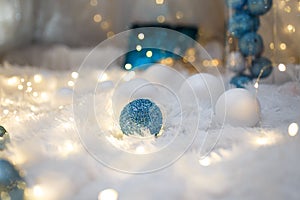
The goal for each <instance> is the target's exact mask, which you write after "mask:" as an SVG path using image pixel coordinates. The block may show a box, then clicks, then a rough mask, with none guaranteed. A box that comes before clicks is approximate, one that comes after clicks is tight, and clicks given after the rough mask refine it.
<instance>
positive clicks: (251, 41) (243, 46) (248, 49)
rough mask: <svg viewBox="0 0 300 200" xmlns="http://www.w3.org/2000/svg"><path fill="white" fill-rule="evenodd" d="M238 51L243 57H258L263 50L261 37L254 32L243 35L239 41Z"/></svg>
mask: <svg viewBox="0 0 300 200" xmlns="http://www.w3.org/2000/svg"><path fill="white" fill-rule="evenodd" d="M239 49H240V51H241V53H242V54H243V55H244V56H258V55H260V54H261V53H262V52H263V49H264V44H263V40H262V37H261V36H260V35H259V34H257V33H255V32H250V33H247V34H245V35H244V36H243V37H242V38H241V39H240V41H239Z"/></svg>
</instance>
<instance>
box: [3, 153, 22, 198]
mask: <svg viewBox="0 0 300 200" xmlns="http://www.w3.org/2000/svg"><path fill="white" fill-rule="evenodd" d="M25 187H26V184H25V182H24V179H23V178H22V177H21V175H20V173H19V172H18V170H17V169H16V168H15V167H14V166H13V165H12V164H11V163H10V162H8V161H7V160H4V159H0V193H1V199H2V197H3V199H6V198H7V199H16V200H23V199H24V190H25Z"/></svg>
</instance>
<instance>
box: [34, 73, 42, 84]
mask: <svg viewBox="0 0 300 200" xmlns="http://www.w3.org/2000/svg"><path fill="white" fill-rule="evenodd" d="M33 80H34V82H35V83H41V82H42V80H43V77H42V75H40V74H36V75H34V76H33Z"/></svg>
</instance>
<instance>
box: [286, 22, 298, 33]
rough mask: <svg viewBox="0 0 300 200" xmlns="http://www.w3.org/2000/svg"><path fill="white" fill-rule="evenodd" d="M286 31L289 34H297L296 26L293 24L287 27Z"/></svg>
mask: <svg viewBox="0 0 300 200" xmlns="http://www.w3.org/2000/svg"><path fill="white" fill-rule="evenodd" d="M286 30H287V32H289V33H295V32H296V28H295V26H293V25H292V24H289V25H287V26H286Z"/></svg>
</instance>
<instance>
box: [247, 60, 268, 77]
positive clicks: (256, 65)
mask: <svg viewBox="0 0 300 200" xmlns="http://www.w3.org/2000/svg"><path fill="white" fill-rule="evenodd" d="M261 70H263V73H262V75H261V78H265V77H268V76H269V75H270V74H271V73H272V70H273V66H272V62H271V61H270V60H269V59H268V58H265V57H260V58H256V59H254V60H253V61H252V66H251V68H250V71H251V74H252V76H253V78H257V77H258V76H259V74H260V72H261Z"/></svg>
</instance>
